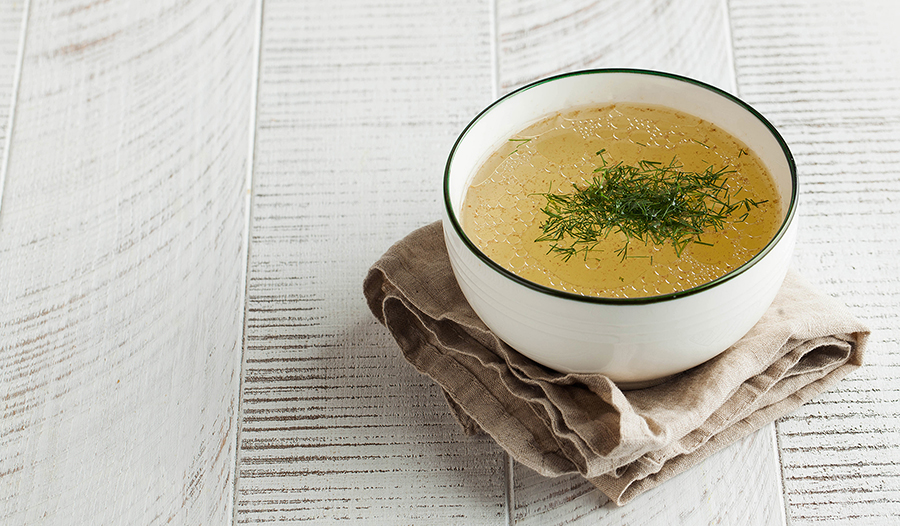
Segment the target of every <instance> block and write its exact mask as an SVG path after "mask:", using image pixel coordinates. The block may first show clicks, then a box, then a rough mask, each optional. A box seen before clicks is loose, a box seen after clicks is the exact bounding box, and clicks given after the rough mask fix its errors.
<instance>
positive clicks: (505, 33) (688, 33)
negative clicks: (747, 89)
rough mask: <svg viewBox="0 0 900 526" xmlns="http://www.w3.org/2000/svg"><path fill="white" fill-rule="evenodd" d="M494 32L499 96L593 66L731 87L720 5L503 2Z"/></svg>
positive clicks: (646, 0) (711, 0)
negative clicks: (644, 71) (640, 70)
mask: <svg viewBox="0 0 900 526" xmlns="http://www.w3.org/2000/svg"><path fill="white" fill-rule="evenodd" d="M497 27H498V31H497V33H498V42H497V49H498V57H499V59H498V64H499V66H498V68H497V69H498V73H499V87H500V92H501V93H506V92H508V91H510V90H512V89H514V88H516V87H518V86H521V85H523V84H526V83H528V82H531V81H533V80H537V79H539V78H541V77H546V76H549V75H555V74H559V73H564V72H567V71H572V70H577V69H589V68H644V69H656V70H661V71H668V72H670V73H678V74H682V75H688V76H691V77H693V78H696V79H698V80H702V81H704V82H708V83H710V84H713V85H715V86H718V87H720V88H722V89H724V90H727V91H733V89H734V71H733V69H732V63H731V54H730V49H731V42H730V39H729V32H728V20H727V12H726V10H725V4H724V2H722V1H721V0H634V1H630V2H615V1H610V0H573V1H569V2H552V3H551V2H542V1H540V0H498V1H497ZM698 28H702V29H698ZM698 50H702V51H698Z"/></svg>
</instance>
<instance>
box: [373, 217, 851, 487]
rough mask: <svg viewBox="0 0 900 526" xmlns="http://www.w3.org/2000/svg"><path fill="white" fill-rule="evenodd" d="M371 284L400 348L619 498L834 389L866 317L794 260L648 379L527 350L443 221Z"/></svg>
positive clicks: (410, 242)
mask: <svg viewBox="0 0 900 526" xmlns="http://www.w3.org/2000/svg"><path fill="white" fill-rule="evenodd" d="M363 289H364V294H365V296H366V300H367V302H368V305H369V308H370V309H371V311H372V313H373V315H374V316H375V317H376V318H377V319H378V320H379V321H380V322H381V323H382V324H384V325H385V327H387V329H388V331H389V332H390V333H391V335H392V336H393V337H394V339H395V340H396V341H397V343H398V346H399V347H400V350H401V352H402V353H403V356H404V357H405V358H406V360H407V361H408V362H409V363H410V364H412V365H413V366H414V367H415V368H416V369H417V370H418V371H419V372H421V373H422V374H425V375H427V376H429V377H430V378H432V380H434V381H435V382H436V383H437V384H438V385H439V386H440V387H441V388H442V389H443V391H444V393H445V396H446V399H447V402H448V407H449V409H450V410H451V412H452V413H453V414H454V415H455V417H456V419H457V421H458V422H459V423H460V425H461V427H462V428H463V429H464V430H465V431H466V432H467V433H477V432H482V431H483V432H485V433H488V434H489V435H490V436H491V437H493V439H494V440H495V441H496V442H497V443H498V444H499V445H500V446H501V447H503V448H504V449H505V450H506V451H507V452H509V454H510V455H511V456H512V457H513V458H514V459H516V460H517V461H519V462H521V463H522V464H524V465H526V466H528V467H529V468H531V469H533V470H535V471H537V472H538V473H541V474H543V475H546V476H558V475H562V474H566V473H573V472H578V473H580V474H581V475H582V476H584V477H585V478H586V479H588V480H589V481H590V482H591V483H592V484H594V485H595V486H596V487H597V488H598V489H599V490H600V491H602V492H603V493H604V494H606V495H607V496H608V497H609V498H610V499H611V500H612V501H613V502H615V503H616V504H618V505H622V504H624V503H626V502H628V501H629V500H631V499H633V498H634V497H635V496H637V495H639V494H640V493H642V492H644V491H646V490H648V489H650V488H652V487H654V486H656V485H657V484H659V483H661V482H663V481H665V480H668V479H669V478H671V477H673V476H675V475H677V474H678V473H681V472H683V471H684V470H686V469H689V468H690V467H691V466H693V465H695V464H696V463H698V462H700V461H701V460H702V459H704V458H706V457H708V456H709V455H711V454H713V453H715V452H716V451H718V450H719V449H721V448H723V447H725V446H727V445H728V444H731V443H733V442H735V441H736V440H739V439H740V438H743V437H744V436H746V435H748V434H750V433H752V432H753V431H755V430H757V429H759V428H760V427H762V426H764V425H766V424H767V423H769V422H771V421H773V420H775V419H777V418H779V417H781V416H783V415H785V414H787V413H790V412H791V411H793V410H794V409H796V408H797V407H799V406H800V405H802V404H803V403H805V402H806V401H808V400H810V399H811V398H813V397H814V396H816V395H818V394H819V393H821V392H823V391H825V390H827V389H830V388H832V387H833V386H834V385H835V384H836V383H837V382H838V381H839V380H840V379H841V378H843V377H844V376H845V375H847V374H848V373H849V372H851V371H852V370H853V369H855V368H857V367H859V366H860V365H861V364H862V359H863V353H864V348H865V343H866V339H867V337H868V334H869V330H868V328H866V327H865V326H864V325H863V324H861V323H860V322H859V321H857V320H856V319H855V318H854V317H853V316H852V315H851V314H850V313H849V312H848V311H847V310H846V309H845V308H844V307H843V306H841V305H840V304H838V303H837V302H835V301H834V300H833V299H832V298H830V297H828V296H825V295H823V294H820V293H818V292H816V291H815V290H814V289H813V288H812V287H811V286H810V285H809V284H808V283H806V282H805V281H804V280H803V279H802V278H801V277H800V276H799V275H798V274H797V273H796V272H795V271H793V270H792V271H790V272H789V273H788V276H787V278H786V279H785V282H784V285H783V286H782V288H781V290H780V291H779V294H778V296H777V297H776V299H775V301H774V302H773V304H772V306H771V307H770V308H769V309H768V311H767V312H766V313H765V315H764V316H763V318H762V319H761V320H760V321H759V323H757V325H756V326H755V327H754V328H753V329H751V331H750V332H749V333H748V334H747V335H745V336H744V337H743V338H742V339H741V340H740V341H739V342H737V343H736V344H735V345H733V346H732V347H731V348H729V349H727V350H726V351H725V352H723V353H722V354H720V355H718V356H716V357H715V358H713V359H711V360H709V361H708V362H706V363H704V364H701V365H699V366H697V367H695V368H693V369H691V370H689V371H685V372H684V373H681V374H679V375H676V376H674V377H672V378H670V379H668V380H667V381H665V382H663V383H661V384H659V385H656V386H653V387H648V388H645V389H636V390H627V391H626V390H622V389H620V388H619V387H618V386H617V385H616V384H615V383H614V382H612V381H611V380H610V379H609V378H607V377H605V376H603V375H598V374H563V373H559V372H556V371H553V370H551V369H549V368H546V367H543V366H541V365H540V364H537V363H535V362H533V361H531V360H530V359H528V358H525V357H524V356H522V355H521V354H519V353H518V352H516V351H515V350H513V349H512V348H510V347H509V346H508V345H506V344H505V343H503V342H502V341H501V340H500V339H499V338H497V337H496V336H495V335H494V334H493V333H492V332H491V331H490V330H489V329H488V328H487V327H486V326H485V325H484V323H483V322H482V321H481V320H480V319H479V318H478V317H477V316H476V315H475V313H474V312H473V311H472V309H471V307H470V306H469V305H468V303H467V302H466V300H465V297H464V296H463V294H462V292H461V291H460V290H459V287H458V285H457V283H456V279H455V277H454V275H453V272H452V269H451V268H450V262H449V259H448V257H447V251H446V247H445V245H444V238H443V233H442V229H441V223H440V222H435V223H432V224H430V225H427V226H425V227H422V228H420V229H418V230H416V231H414V232H412V233H411V234H409V235H408V236H407V237H406V238H404V239H403V240H401V241H399V242H398V243H396V244H395V245H394V246H393V247H391V248H390V249H389V250H388V251H387V252H386V253H385V254H384V256H382V258H381V259H380V260H379V261H378V262H376V263H375V264H374V265H373V266H372V267H371V269H370V270H369V273H368V275H367V276H366V278H365V281H364V285H363Z"/></svg>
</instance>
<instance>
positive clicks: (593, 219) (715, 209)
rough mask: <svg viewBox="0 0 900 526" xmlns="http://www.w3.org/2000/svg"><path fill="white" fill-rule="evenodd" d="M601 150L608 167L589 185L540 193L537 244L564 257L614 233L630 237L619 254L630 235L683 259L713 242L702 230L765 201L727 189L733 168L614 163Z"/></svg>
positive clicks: (589, 248) (624, 252) (717, 227)
mask: <svg viewBox="0 0 900 526" xmlns="http://www.w3.org/2000/svg"><path fill="white" fill-rule="evenodd" d="M603 153H605V150H600V151H599V152H597V155H598V156H600V159H601V161H602V163H603V164H602V166H600V167H598V168H597V169H595V170H594V176H593V180H592V181H591V182H590V184H588V185H587V187H584V188H579V187H578V186H576V185H574V184H573V185H572V187H573V189H574V192H573V193H570V194H558V193H553V192H552V191H548V192H547V193H544V194H538V195H542V196H543V197H544V198H545V199H546V201H547V204H546V206H544V208H542V212H543V213H544V214H545V215H546V220H545V221H544V222H543V223H541V230H542V235H541V236H540V237H538V238H537V239H536V240H535V241H537V242H550V249H549V252H555V253H556V254H558V255H560V256H561V257H562V258H563V259H564V260H566V261H568V260H569V258H571V257H572V256H574V255H576V254H579V253H581V254H583V256H584V257H585V258H586V257H587V253H588V252H590V251H592V250H594V249H595V248H596V247H597V245H598V244H599V243H600V242H601V241H602V240H603V239H605V238H606V237H608V236H609V234H610V233H612V232H621V233H622V234H624V236H625V242H624V244H623V245H622V246H621V247H619V248H618V249H617V250H616V251H615V253H616V255H618V256H619V257H620V258H621V259H623V260H624V259H625V258H627V257H635V256H629V253H628V249H629V245H630V243H631V242H632V240H639V241H642V242H644V243H649V242H652V243H655V244H658V245H659V244H671V245H672V246H673V247H674V248H675V253H676V254H677V255H678V257H681V254H682V252H683V251H684V249H685V247H687V246H688V244H690V243H692V242H693V243H698V244H702V245H708V244H709V243H705V242H703V241H701V240H700V236H701V235H702V234H703V233H704V232H708V231H718V230H721V229H722V228H723V227H724V225H725V223H726V221H727V220H728V219H729V217H730V216H731V215H732V214H733V213H734V212H736V211H738V210H739V209H744V211H745V213H744V214H743V215H741V216H740V217H738V218H737V219H736V220H735V221H737V222H740V221H744V220H746V218H747V216H748V215H749V213H750V210H751V208H755V207H758V206H759V205H760V204H762V203H764V202H765V201H754V200H753V199H750V198H744V199H736V194H738V193H739V192H740V191H741V189H737V190H736V191H732V189H731V188H729V187H728V186H727V184H726V183H727V180H728V176H729V175H730V174H732V173H734V170H732V169H730V168H729V167H727V166H726V167H723V168H721V169H718V170H717V169H715V168H713V167H712V166H709V167H707V168H706V170H704V171H703V172H692V171H687V170H684V169H683V166H681V164H680V163H678V161H677V160H676V159H675V158H673V159H672V160H671V161H670V162H669V163H668V164H666V163H662V162H660V161H649V160H643V161H640V162H639V163H638V165H637V166H630V165H626V164H622V163H621V162H618V163H616V164H610V163H608V162H607V159H605V158H604V157H603Z"/></svg>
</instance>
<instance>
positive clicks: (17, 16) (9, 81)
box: [0, 2, 25, 206]
mask: <svg viewBox="0 0 900 526" xmlns="http://www.w3.org/2000/svg"><path fill="white" fill-rule="evenodd" d="M24 11H25V5H24V4H22V3H19V2H0V198H2V196H3V186H4V185H3V179H4V170H5V166H4V163H3V162H2V160H3V159H4V154H5V152H6V143H7V141H8V139H9V135H8V132H9V124H10V117H11V116H12V114H13V111H12V108H13V93H14V92H15V81H16V69H17V66H18V62H19V60H18V57H19V44H20V40H21V35H22V19H23V17H24V15H25V13H24ZM2 202H3V201H2V199H0V206H2Z"/></svg>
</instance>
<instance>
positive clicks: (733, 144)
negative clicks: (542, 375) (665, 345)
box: [461, 104, 783, 298]
mask: <svg viewBox="0 0 900 526" xmlns="http://www.w3.org/2000/svg"><path fill="white" fill-rule="evenodd" d="M601 150H602V151H603V153H602V154H599V155H598V152H600V151H601ZM673 159H674V160H676V162H677V164H678V165H680V166H681V169H682V170H683V171H691V172H704V171H705V170H707V169H708V168H709V167H710V166H712V167H713V168H714V169H716V170H718V169H720V168H724V167H727V169H728V170H729V171H732V170H733V172H734V173H729V174H728V175H727V176H726V177H727V179H726V181H725V185H726V187H727V188H728V189H729V192H730V193H731V194H732V195H733V196H735V198H736V199H738V200H741V199H745V198H749V199H751V200H753V201H755V202H759V203H760V204H758V205H757V206H755V207H752V208H751V209H750V210H743V209H742V210H741V211H739V212H734V213H733V214H731V215H730V216H729V220H727V221H726V222H725V223H724V225H723V226H722V228H720V229H718V230H717V229H715V228H707V229H705V230H704V232H703V234H702V235H700V239H702V244H701V243H697V242H690V243H687V245H686V246H684V248H683V249H682V250H681V251H680V253H679V251H678V250H676V248H675V246H674V245H673V244H672V243H666V242H661V243H659V244H656V243H653V242H643V241H640V240H636V239H634V238H631V239H630V241H629V242H628V252H627V257H624V258H623V257H622V252H621V248H622V247H623V245H624V244H625V243H626V240H628V238H626V236H625V235H624V234H623V233H621V231H619V230H614V231H613V232H611V233H610V234H609V235H608V236H606V237H605V238H602V239H600V240H598V244H597V245H596V246H595V247H594V248H593V249H592V250H590V251H588V252H583V253H579V254H577V255H575V256H573V257H570V258H569V259H568V260H566V259H565V258H564V257H562V256H561V255H560V254H558V253H556V252H553V251H552V250H551V246H552V243H551V242H549V241H536V240H537V239H539V238H541V237H542V236H543V234H544V232H543V230H542V224H543V223H544V222H545V221H546V219H547V215H546V214H545V213H544V211H543V208H544V207H545V206H546V205H547V198H546V197H545V196H544V194H546V193H548V189H549V192H550V193H553V194H566V193H572V192H573V191H574V189H573V185H574V187H575V188H585V187H586V186H587V185H589V184H590V182H591V181H592V180H593V179H594V177H595V175H596V174H595V169H596V168H598V167H599V166H601V165H602V164H603V163H617V162H622V163H624V164H628V165H637V164H638V163H640V162H641V161H643V160H650V161H657V162H661V163H663V164H668V163H670V162H671V161H672V160H673ZM744 212H747V215H746V217H744V218H742V220H737V219H738V218H741V216H743V215H744ZM782 215H783V214H782V208H781V202H780V199H779V196H778V193H777V190H776V188H775V184H774V182H773V180H772V176H771V175H770V174H769V173H768V170H767V169H766V168H765V166H764V164H763V163H762V161H761V160H760V159H759V158H758V156H757V155H756V154H754V153H753V152H752V151H751V150H750V149H749V148H748V147H747V146H746V145H744V144H743V143H742V142H741V141H739V140H738V139H736V138H735V137H733V136H732V135H730V134H729V133H727V132H725V131H724V130H721V129H720V128H718V127H716V126H715V125H713V124H712V123H710V122H707V121H704V120H702V119H699V118H697V117H694V116H691V115H688V114H686V113H682V112H679V111H676V110H673V109H670V108H666V107H662V106H650V105H635V104H615V105H610V106H604V107H600V108H579V109H575V110H572V111H569V112H566V113H562V114H556V115H553V116H550V117H548V118H546V119H544V120H542V121H540V122H538V123H536V124H534V125H532V126H530V127H528V128H526V129H525V130H522V131H521V132H520V133H518V134H516V135H515V136H513V137H512V138H510V140H509V141H508V142H506V143H504V144H503V145H501V146H500V147H499V148H498V149H497V151H495V152H494V153H493V154H492V155H491V156H490V157H489V158H488V159H487V161H486V162H485V163H484V164H483V165H482V166H481V168H480V169H479V170H478V172H477V173H476V174H475V176H474V178H473V181H472V184H471V185H470V187H469V189H468V191H467V192H466V196H465V200H464V203H463V209H462V214H461V220H462V226H463V230H464V231H465V232H466V234H467V235H468V236H469V238H470V239H472V241H473V242H474V243H475V244H476V245H477V246H478V248H480V249H481V250H482V251H483V252H484V253H485V255H487V256H488V257H489V258H491V259H492V260H494V261H495V262H497V263H498V264H500V265H502V266H503V267H505V268H506V269H508V270H510V271H512V272H514V273H516V274H518V275H519V276H521V277H523V278H525V279H528V280H530V281H533V282H535V283H539V284H542V285H546V286H548V287H552V288H555V289H559V290H563V291H568V292H572V293H576V294H582V295H590V296H599V297H609V298H634V297H647V296H655V295H659V294H666V293H671V292H677V291H683V290H687V289H689V288H692V287H695V286H698V285H701V284H703V283H707V282H709V281H712V280H714V279H716V278H718V277H720V276H722V275H724V274H726V273H727V272H729V271H731V270H733V269H735V268H737V267H739V266H740V265H742V264H743V263H745V262H746V261H748V260H749V259H750V258H752V257H753V256H754V255H756V254H757V253H759V251H760V250H762V248H763V247H765V245H766V244H767V243H768V242H769V241H770V240H771V239H772V238H773V236H774V235H775V232H776V231H777V230H778V227H779V225H780V223H781V220H782Z"/></svg>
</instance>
